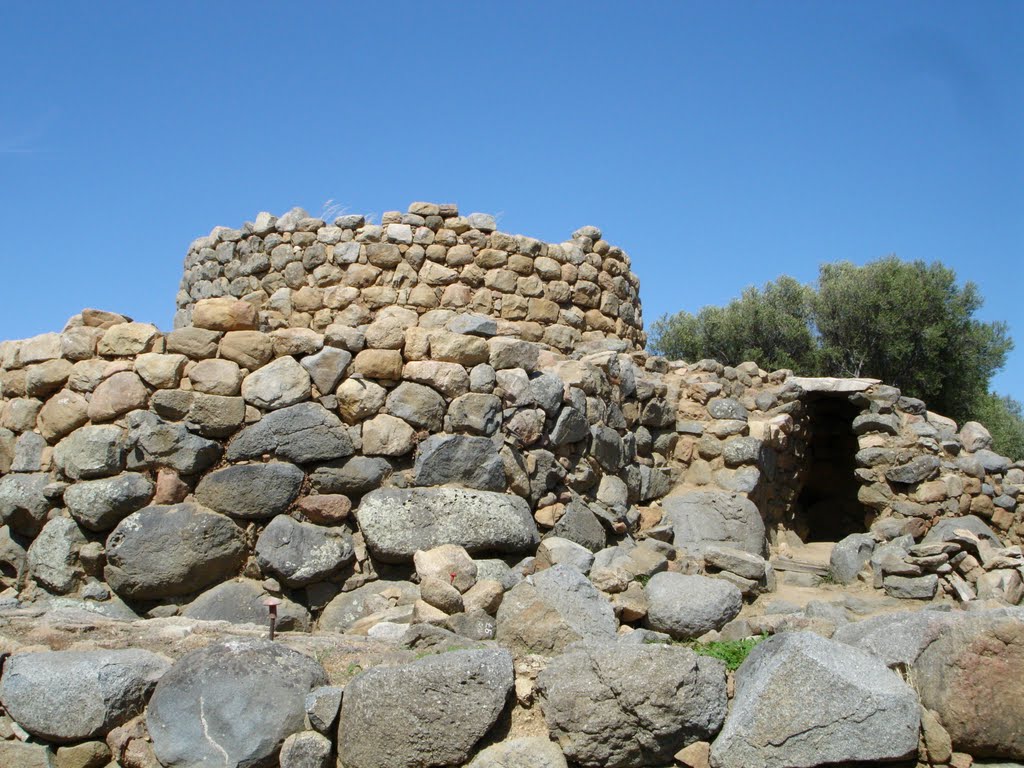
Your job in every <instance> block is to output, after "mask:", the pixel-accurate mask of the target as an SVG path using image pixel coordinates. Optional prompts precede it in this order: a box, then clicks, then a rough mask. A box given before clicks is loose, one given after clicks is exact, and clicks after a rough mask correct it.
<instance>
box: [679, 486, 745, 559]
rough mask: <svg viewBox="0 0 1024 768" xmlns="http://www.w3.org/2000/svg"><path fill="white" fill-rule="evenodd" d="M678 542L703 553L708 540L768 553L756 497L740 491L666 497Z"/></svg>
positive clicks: (695, 492) (712, 542)
mask: <svg viewBox="0 0 1024 768" xmlns="http://www.w3.org/2000/svg"><path fill="white" fill-rule="evenodd" d="M661 506H662V508H663V509H664V510H665V517H666V519H667V520H669V521H670V522H671V523H672V528H673V531H674V532H675V545H676V546H677V547H682V548H684V549H688V550H690V551H693V552H695V553H699V552H700V551H701V548H702V547H703V546H704V545H706V544H719V545H722V546H727V547H737V548H738V549H744V550H746V551H747V552H751V553H753V554H755V555H761V556H763V555H764V554H765V535H764V521H763V520H762V519H761V513H760V512H759V511H758V509H757V507H756V506H755V505H754V503H753V502H752V501H750V500H749V499H747V498H746V497H745V496H743V495H741V494H738V493H725V492H722V491H691V492H689V493H685V494H682V495H680V496H666V497H665V498H664V499H662V503H661Z"/></svg>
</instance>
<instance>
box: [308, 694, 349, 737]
mask: <svg viewBox="0 0 1024 768" xmlns="http://www.w3.org/2000/svg"><path fill="white" fill-rule="evenodd" d="M344 692H345V689H344V688H341V687H340V686H337V685H322V686H320V687H319V688H314V689H313V690H312V691H310V692H309V693H308V694H306V719H307V720H309V724H310V725H311V726H313V728H315V729H316V730H317V731H319V732H320V733H329V732H330V731H331V728H332V727H333V726H334V723H335V721H336V720H337V719H338V711H339V710H340V709H341V697H342V694H344Z"/></svg>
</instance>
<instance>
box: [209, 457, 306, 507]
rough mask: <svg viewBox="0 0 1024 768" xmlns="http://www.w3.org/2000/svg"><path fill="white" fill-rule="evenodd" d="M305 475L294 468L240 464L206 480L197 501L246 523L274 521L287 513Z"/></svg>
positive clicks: (277, 464)
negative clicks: (278, 515) (267, 519)
mask: <svg viewBox="0 0 1024 768" xmlns="http://www.w3.org/2000/svg"><path fill="white" fill-rule="evenodd" d="M304 479H305V474H304V473H303V472H302V470H301V469H299V468H298V467H297V466H295V465H294V464H288V463H286V462H283V461H271V462H268V463H266V464H237V465H235V466H233V467H227V468H225V469H219V470H217V471H216V472H211V473H210V474H208V475H206V476H205V477H203V479H202V480H201V481H200V482H199V485H198V487H197V488H196V493H195V496H196V501H197V502H199V503H200V504H202V505H203V506H204V507H208V508H209V509H212V510H214V511H215V512H220V513H222V514H225V515H230V516H231V517H237V518H241V519H243V520H256V519H260V518H266V517H273V516H274V515H277V514H280V513H281V512H284V511H285V510H286V509H288V505H290V504H291V503H292V502H293V501H295V498H296V497H297V496H298V495H299V490H300V489H301V488H302V481H303V480H304Z"/></svg>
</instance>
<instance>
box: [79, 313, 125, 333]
mask: <svg viewBox="0 0 1024 768" xmlns="http://www.w3.org/2000/svg"><path fill="white" fill-rule="evenodd" d="M131 321H132V319H131V318H130V317H127V316H125V315H119V314H118V313H117V312H108V311H106V310H105V309H83V310H82V324H83V325H86V326H89V327H91V328H102V329H104V330H105V329H107V328H110V327H111V326H114V325H118V324H119V323H130V322H131Z"/></svg>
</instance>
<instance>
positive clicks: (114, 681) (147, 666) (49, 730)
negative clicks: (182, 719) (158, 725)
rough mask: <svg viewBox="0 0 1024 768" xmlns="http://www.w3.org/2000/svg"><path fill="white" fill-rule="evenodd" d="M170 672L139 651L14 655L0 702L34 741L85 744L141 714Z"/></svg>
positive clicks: (156, 658)
mask: <svg viewBox="0 0 1024 768" xmlns="http://www.w3.org/2000/svg"><path fill="white" fill-rule="evenodd" d="M169 667H170V661H169V660H168V659H166V658H164V657H163V656H157V655H156V654H154V653H150V652H149V651H143V650H138V649H125V650H114V651H108V650H103V651H52V652H41V653H25V654H16V655H14V656H12V657H11V658H9V659H8V660H7V662H6V664H5V665H4V674H3V678H0V701H2V702H3V705H4V709H5V710H6V711H7V713H8V714H9V715H10V716H11V717H12V718H13V719H14V720H15V721H16V722H17V723H18V724H19V725H20V726H21V727H22V728H24V729H25V730H26V731H28V732H29V733H31V734H32V735H33V736H38V737H39V738H41V739H44V740H46V741H53V742H57V743H61V744H63V743H67V742H75V741H84V740H85V739H91V738H94V737H97V736H100V737H102V736H105V735H106V734H107V732H108V731H109V730H110V729H111V728H114V727H115V726H118V725H121V724H122V723H124V722H125V721H127V720H128V719H129V718H131V717H134V716H135V715H137V714H139V713H141V712H142V710H143V708H144V707H145V706H146V699H147V697H148V696H149V693H150V692H151V691H152V690H153V686H155V685H156V683H157V681H158V680H159V679H160V678H161V677H162V676H163V674H164V673H165V672H166V671H167V670H168V668H169Z"/></svg>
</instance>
